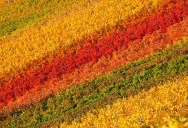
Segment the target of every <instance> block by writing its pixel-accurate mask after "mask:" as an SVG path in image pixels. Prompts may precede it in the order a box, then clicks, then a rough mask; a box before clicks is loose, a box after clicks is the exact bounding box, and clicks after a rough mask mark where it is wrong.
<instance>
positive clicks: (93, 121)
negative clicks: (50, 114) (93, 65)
mask: <svg viewBox="0 0 188 128" xmlns="http://www.w3.org/2000/svg"><path fill="white" fill-rule="evenodd" d="M187 96H188V77H186V78H184V79H182V80H176V81H175V82H169V83H167V84H165V85H160V86H157V87H154V88H151V89H150V90H148V91H142V92H140V93H138V94H137V95H135V96H130V97H129V98H128V99H119V100H117V101H116V102H114V103H113V105H108V106H106V107H105V108H101V109H99V110H93V111H91V112H88V113H87V114H86V115H84V116H83V117H82V118H81V121H82V122H81V123H80V122H78V121H77V120H75V121H73V122H72V125H67V124H66V123H63V124H61V128H78V127H79V128H96V127H100V128H112V127H116V128H131V127H134V128H139V127H141V126H147V125H149V126H151V127H154V126H161V127H162V126H163V128H178V127H176V126H180V125H181V126H183V127H184V126H185V127H184V128H186V126H187V125H188V124H187V122H186V121H187V119H185V118H180V117H186V116H187V115H188V99H187V98H188V97H187ZM163 117H166V118H164V119H163ZM169 117H173V118H177V119H179V120H180V121H179V122H177V121H175V120H174V119H173V118H172V119H171V118H169ZM181 122H184V123H181Z"/></svg>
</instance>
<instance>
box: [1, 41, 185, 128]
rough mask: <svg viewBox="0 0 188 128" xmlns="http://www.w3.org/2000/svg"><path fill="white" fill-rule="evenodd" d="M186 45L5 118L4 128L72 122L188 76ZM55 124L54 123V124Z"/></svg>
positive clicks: (170, 49) (140, 61) (146, 59)
mask: <svg viewBox="0 0 188 128" xmlns="http://www.w3.org/2000/svg"><path fill="white" fill-rule="evenodd" d="M187 48H188V47H187V42H186V43H184V44H181V45H178V46H174V47H173V48H169V49H166V50H164V51H162V52H159V53H157V54H154V55H152V56H150V57H147V58H143V59H141V60H138V61H136V62H133V63H130V64H128V65H126V66H124V67H122V68H120V69H118V70H116V71H113V72H111V73H110V74H108V75H106V76H102V77H99V78H96V79H94V80H92V81H91V82H88V83H83V84H81V85H78V86H77V87H72V88H71V89H69V90H67V91H66V92H63V93H61V94H58V95H56V96H50V97H48V98H47V99H45V100H43V101H41V102H38V103H36V104H34V105H31V106H28V108H25V109H21V110H20V111H18V112H13V113H12V114H8V115H6V116H5V117H4V119H5V120H4V121H2V122H1V123H0V125H2V126H3V125H4V126H7V127H8V126H19V127H29V126H33V127H36V126H39V125H40V126H44V125H48V124H50V122H49V123H47V121H50V120H53V119H56V118H57V119H56V121H55V122H59V121H72V120H73V119H74V118H75V117H79V116H81V115H82V114H83V113H85V112H87V111H88V110H90V109H92V108H99V107H101V106H103V105H105V104H108V103H112V102H113V101H114V100H116V99H117V98H120V97H127V96H129V95H133V94H136V93H137V92H138V91H140V90H142V89H148V88H150V87H152V86H155V85H158V84H163V83H165V82H166V81H169V80H173V79H174V78H175V77H183V76H187V75H188V74H187V69H188V61H187V60H188V59H187V57H188V56H187V50H188V49H187ZM52 124H54V122H53V123H52Z"/></svg>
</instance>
